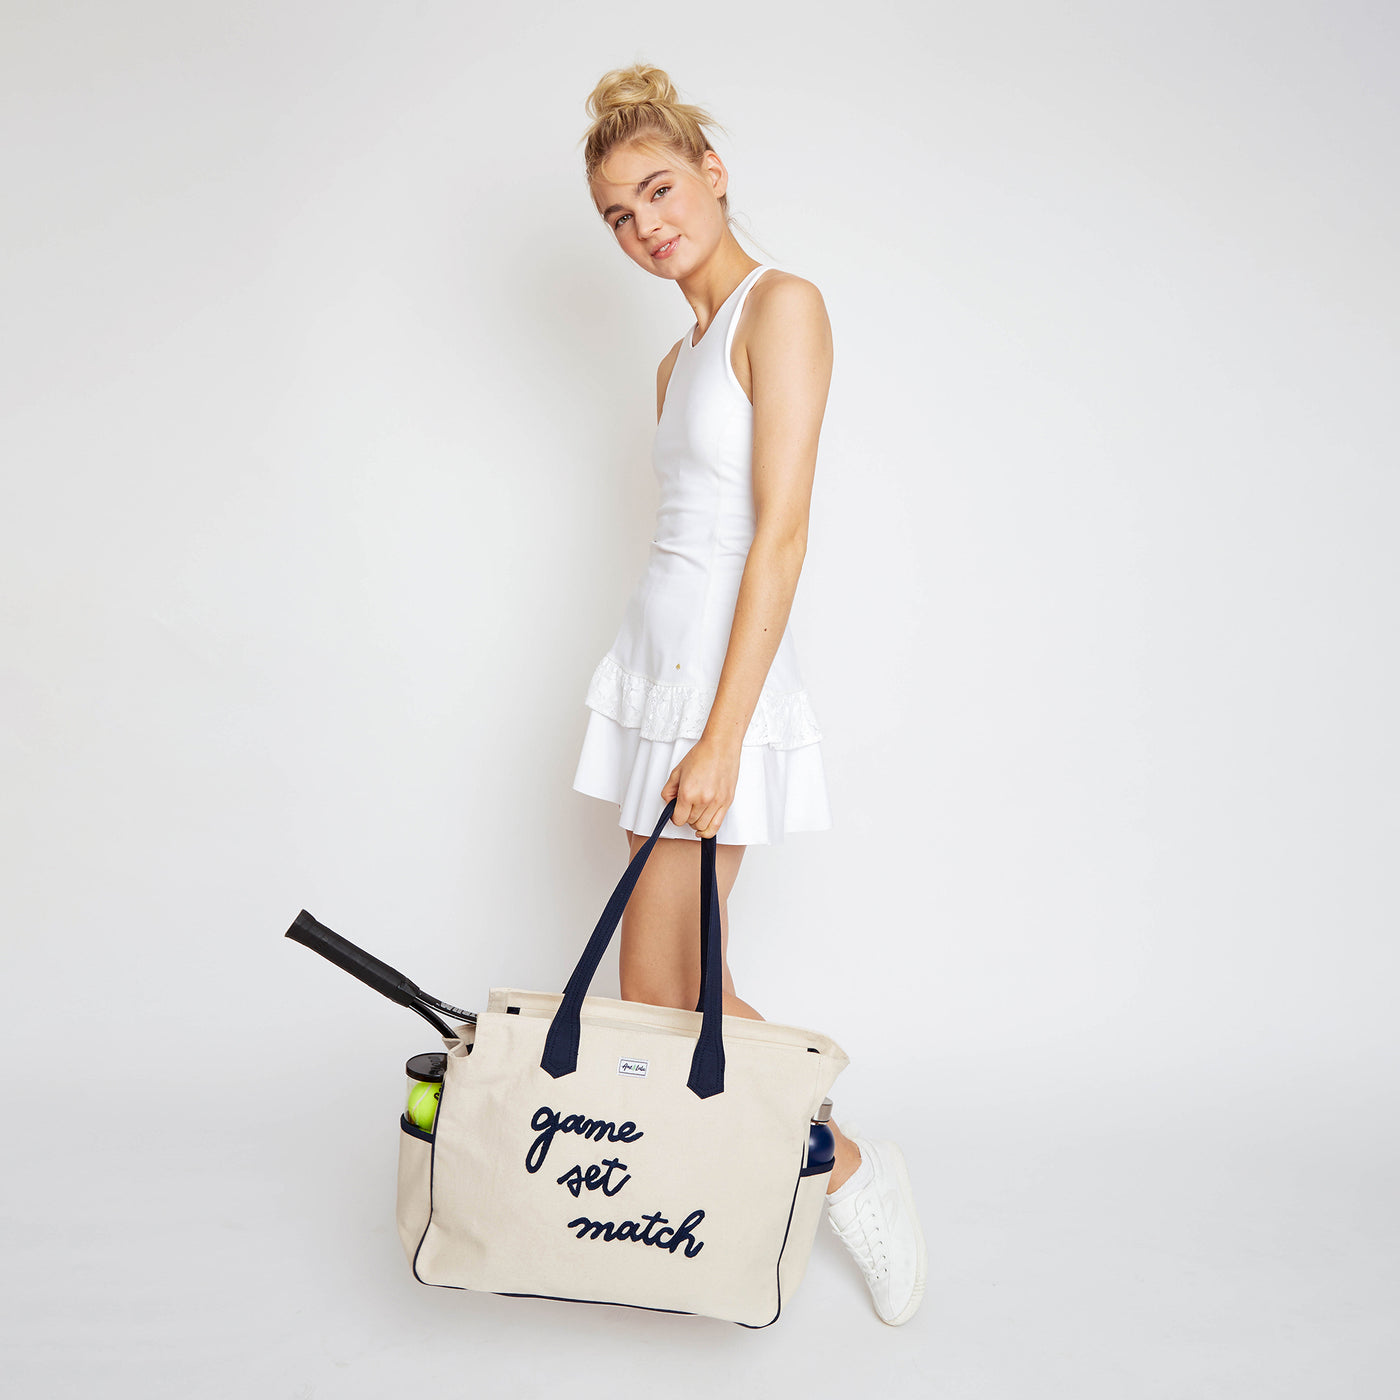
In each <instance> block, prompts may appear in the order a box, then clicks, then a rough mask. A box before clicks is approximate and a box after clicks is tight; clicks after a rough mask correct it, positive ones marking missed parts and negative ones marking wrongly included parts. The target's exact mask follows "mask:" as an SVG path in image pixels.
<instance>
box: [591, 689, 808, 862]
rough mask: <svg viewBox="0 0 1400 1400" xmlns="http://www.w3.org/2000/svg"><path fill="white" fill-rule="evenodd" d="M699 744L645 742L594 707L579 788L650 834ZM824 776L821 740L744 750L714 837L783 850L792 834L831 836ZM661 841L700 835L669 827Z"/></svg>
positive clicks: (628, 825) (625, 823)
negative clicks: (665, 793) (675, 777)
mask: <svg viewBox="0 0 1400 1400" xmlns="http://www.w3.org/2000/svg"><path fill="white" fill-rule="evenodd" d="M697 742H698V740H697V739H692V738H684V737H678V738H675V739H645V738H643V737H642V733H641V730H640V729H639V728H636V727H627V726H624V725H622V724H619V723H618V722H617V721H616V720H615V719H613V718H612V717H611V716H609V715H605V714H602V713H601V712H600V711H598V710H594V709H589V711H588V727H587V729H586V730H585V732H584V736H583V747H582V750H581V751H580V753H579V759H578V767H577V770H576V771H575V773H574V781H573V787H574V790H575V791H576V792H582V793H584V794H586V795H587V796H589V797H597V798H601V799H602V800H603V801H605V802H614V803H616V804H617V806H618V818H617V824H618V825H619V826H620V827H623V828H624V829H625V830H628V831H637V832H642V833H643V834H645V835H647V836H650V835H651V833H652V831H653V830H654V829H655V827H656V823H657V822H658V821H659V820H660V818H661V811H662V808H664V807H665V805H666V804H665V803H664V802H663V801H662V800H661V790H662V788H664V787H665V786H666V781H667V779H668V778H669V777H670V776H671V773H672V771H673V770H674V769H675V767H676V765H677V764H678V763H679V762H680V761H681V759H682V758H683V757H684V756H685V755H686V754H687V753H688V752H689V751H690V750H691V749H692V748H693V747H694V746H695V744H696V743H697ZM830 828H831V811H830V807H829V805H828V799H827V788H826V774H825V770H824V768H823V766H822V752H821V742H820V741H817V742H815V743H811V744H804V745H802V746H800V747H798V748H789V749H776V748H772V747H770V746H769V745H767V744H744V745H743V746H742V747H741V748H740V751H739V777H738V782H737V784H736V786H735V790H734V801H733V803H732V804H731V805H730V807H729V810H728V811H727V812H726V813H725V814H724V820H723V821H722V822H721V823H720V825H719V830H718V831H717V832H716V833H715V837H716V839H717V840H718V841H720V842H723V843H724V844H726V845H735V846H772V845H777V844H778V843H779V842H780V841H781V840H782V839H783V837H784V835H785V834H787V833H788V832H794V831H828V830H830ZM661 834H662V835H663V836H674V837H678V838H680V839H687V838H688V839H690V840H692V841H698V840H699V839H700V838H699V837H698V836H696V834H695V829H694V828H693V827H690V826H677V825H676V823H675V822H667V823H666V825H665V826H664V827H663V828H662V831H661Z"/></svg>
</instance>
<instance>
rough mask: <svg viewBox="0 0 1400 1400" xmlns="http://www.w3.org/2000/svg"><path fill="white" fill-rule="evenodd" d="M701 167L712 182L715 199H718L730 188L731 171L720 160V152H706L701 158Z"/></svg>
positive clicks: (711, 186)
mask: <svg viewBox="0 0 1400 1400" xmlns="http://www.w3.org/2000/svg"><path fill="white" fill-rule="evenodd" d="M700 166H701V169H702V170H703V172H704V174H705V178H706V179H707V180H708V181H709V182H710V188H711V189H712V190H713V191H714V196H715V198H716V199H718V198H719V197H720V196H721V195H722V194H723V193H724V192H725V191H726V190H727V189H728V188H729V171H728V170H727V169H725V165H724V162H723V161H722V160H721V159H720V158H719V152H718V151H706V152H705V154H704V155H703V156H702V157H701V158H700Z"/></svg>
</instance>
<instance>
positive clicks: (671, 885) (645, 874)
mask: <svg viewBox="0 0 1400 1400" xmlns="http://www.w3.org/2000/svg"><path fill="white" fill-rule="evenodd" d="M649 837H650V832H648V833H646V834H645V835H641V836H639V835H638V834H637V833H636V832H635V831H629V832H627V845H628V849H629V853H630V854H629V859H630V858H631V856H635V855H636V854H637V851H638V850H639V849H640V848H641V847H642V846H643V845H644V844H645V843H646V841H647V840H648V839H649ZM746 849H747V848H746V847H744V846H734V845H729V844H727V843H725V842H720V843H719V844H718V845H717V846H716V847H715V879H716V882H717V883H718V885H719V927H720V959H721V966H722V967H723V969H724V981H723V983H722V986H723V989H724V1014H725V1015H726V1016H747V1017H748V1018H749V1019H750V1020H753V1021H761V1020H763V1017H762V1016H761V1015H760V1014H759V1013H758V1012H757V1011H756V1010H755V1009H754V1008H753V1007H752V1006H750V1005H749V1004H748V1002H746V1001H744V1000H742V999H741V998H740V997H739V996H738V995H737V994H736V993H735V991H734V979H733V977H732V976H731V974H730V971H729V892H730V890H732V889H733V888H734V881H735V879H736V878H737V877H738V874H739V865H740V863H741V862H742V860H743V858H744V851H745V850H746ZM621 927H622V941H621V945H620V949H619V953H618V980H619V981H620V983H621V994H622V999H623V1000H624V1001H644V1002H647V1003H649V1004H650V1005H652V1006H679V1007H683V1008H684V1009H685V1010H687V1011H690V1010H693V1009H694V1007H695V1003H696V1001H697V1000H698V999H699V996H700V843H699V841H691V840H689V839H687V838H685V837H665V836H663V837H661V838H660V839H659V840H658V841H657V843H656V845H655V846H653V847H652V852H651V854H650V855H649V856H648V857H647V863H646V865H645V866H643V868H642V874H641V877H640V878H639V879H638V881H637V887H636V889H635V890H633V892H632V897H631V898H630V899H629V900H628V901H627V907H626V908H625V909H623V911H622V926H621ZM827 1126H828V1127H830V1129H831V1132H832V1136H833V1137H834V1138H835V1139H836V1165H835V1166H834V1167H832V1169H831V1176H830V1178H829V1179H828V1181H827V1190H828V1191H834V1190H836V1188H837V1187H838V1186H840V1185H841V1183H842V1182H844V1181H845V1180H846V1178H847V1177H848V1176H850V1174H851V1173H852V1172H853V1171H855V1169H856V1168H857V1167H858V1166H860V1149H859V1148H858V1147H857V1146H856V1145H855V1143H853V1142H852V1141H851V1140H850V1138H848V1137H847V1136H846V1135H845V1133H843V1132H842V1131H841V1129H840V1128H839V1127H837V1125H836V1121H835V1120H834V1119H833V1120H832V1121H831V1122H830V1123H829V1124H828V1125H827Z"/></svg>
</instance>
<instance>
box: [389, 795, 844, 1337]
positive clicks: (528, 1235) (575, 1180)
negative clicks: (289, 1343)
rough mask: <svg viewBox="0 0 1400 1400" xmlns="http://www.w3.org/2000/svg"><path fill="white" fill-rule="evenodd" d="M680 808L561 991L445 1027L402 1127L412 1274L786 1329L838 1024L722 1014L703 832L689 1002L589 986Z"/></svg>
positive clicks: (502, 990)
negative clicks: (429, 1094)
mask: <svg viewBox="0 0 1400 1400" xmlns="http://www.w3.org/2000/svg"><path fill="white" fill-rule="evenodd" d="M675 805H676V804H675V800H674V799H672V801H671V802H669V803H668V804H667V806H666V809H665V811H664V812H663V813H662V814H661V820H660V821H659V822H658V823H657V825H656V830H655V831H653V832H652V834H651V836H650V837H649V838H648V839H647V841H646V842H645V844H644V845H643V846H642V847H641V848H640V849H639V850H638V852H637V854H636V855H635V856H634V857H633V858H632V860H631V861H630V863H629V864H628V866H627V869H626V871H625V873H624V874H623V876H622V879H621V880H620V881H619V882H618V885H617V888H616V889H615V890H614V891H613V894H612V897H611V899H609V901H608V905H607V908H606V909H604V911H603V916H602V918H601V919H599V921H598V925H597V927H596V928H595V929H594V930H593V934H592V937H591V938H590V939H589V941H588V946H587V947H586V948H585V949H584V951H583V955H582V956H581V957H580V958H579V960H578V965H577V966H576V967H575V968H574V972H573V976H572V977H570V979H569V983H568V986H567V987H566V988H565V989H564V991H563V993H562V994H561V993H556V992H531V991H521V990H518V989H516V988H513V987H496V988H493V989H492V990H491V992H490V999H489V1002H488V1004H487V1009H486V1010H485V1011H484V1012H481V1013H479V1014H478V1016H477V1020H476V1023H475V1025H469V1024H468V1025H460V1026H458V1027H457V1028H456V1034H455V1035H451V1036H445V1037H443V1044H444V1045H445V1046H446V1048H447V1066H446V1071H445V1074H444V1077H443V1083H442V1093H441V1098H440V1100H439V1103H438V1109H437V1116H436V1119H435V1121H434V1123H433V1129H432V1131H431V1132H430V1133H428V1132H423V1131H422V1130H420V1129H418V1128H416V1127H415V1126H413V1125H412V1124H411V1123H410V1122H409V1121H408V1120H407V1119H404V1120H401V1123H400V1146H399V1177H398V1201H397V1213H398V1228H399V1237H400V1239H401V1240H402V1242H403V1247H404V1251H405V1253H406V1254H407V1256H408V1258H409V1261H410V1262H411V1264H412V1266H413V1274H414V1277H415V1278H417V1279H418V1280H419V1282H421V1283H426V1284H431V1285H435V1286H438V1287H445V1288H466V1289H475V1290H480V1291H485V1292H491V1293H503V1294H510V1295H513V1296H531V1297H548V1298H560V1299H569V1300H575V1301H581V1302H593V1303H617V1304H625V1305H628V1306H631V1307H640V1308H652V1309H659V1310H662V1311H666V1312H683V1313H699V1314H704V1315H706V1316H709V1317H715V1318H722V1319H725V1320H728V1321H731V1322H736V1323H739V1324H740V1325H741V1326H745V1327H766V1326H768V1325H769V1324H771V1323H773V1322H775V1321H777V1319H778V1316H779V1313H780V1312H781V1310H782V1306H783V1304H784V1303H785V1302H787V1301H788V1300H789V1299H790V1298H791V1297H792V1295H793V1293H794V1291H795V1290H796V1288H797V1285H798V1283H799V1282H800V1281H801V1279H802V1275H803V1273H804V1272H805V1271H806V1267H807V1261H808V1258H809V1256H810V1253H811V1248H812V1241H813V1238H814V1236H815V1234H816V1230H817V1227H818V1224H819V1223H820V1218H821V1208H822V1201H823V1197H824V1195H825V1191H826V1186H827V1183H828V1179H829V1173H830V1169H831V1163H830V1162H829V1161H828V1162H820V1161H813V1162H812V1163H811V1164H810V1166H809V1163H808V1160H807V1158H808V1152H807V1146H808V1132H809V1126H810V1123H811V1120H812V1118H813V1117H814V1115H816V1113H817V1112H818V1110H819V1109H820V1107H821V1104H822V1100H823V1099H824V1098H825V1097H826V1095H827V1093H828V1091H829V1090H830V1088H831V1085H832V1083H833V1081H834V1080H835V1079H836V1076H837V1075H838V1074H839V1073H840V1072H841V1070H842V1069H844V1068H845V1066H846V1065H847V1064H848V1063H849V1060H848V1058H847V1056H846V1054H845V1052H844V1051H842V1049H841V1048H840V1046H839V1045H837V1044H836V1042H835V1041H834V1040H832V1039H831V1037H830V1036H827V1035H823V1034H821V1032H819V1031H811V1030H804V1029H802V1028H801V1027H798V1026H784V1025H778V1024H775V1023H774V1022H772V1021H754V1020H750V1019H748V1018H746V1017H742V1016H726V1015H724V1014H722V1004H723V1003H722V999H721V978H722V971H721V947H720V922H719V891H718V884H717V881H716V877H715V846H716V841H715V838H713V837H706V838H702V839H701V846H700V927H699V935H700V954H701V968H702V985H701V991H700V997H699V1002H698V1004H697V1006H696V1009H695V1010H694V1011H688V1010H684V1009H680V1008H673V1007H662V1006H650V1005H647V1004H646V1003H642V1002H633V1001H620V1000H616V999H614V998H612V997H599V996H590V995H588V989H589V984H590V983H591V982H592V979H593V975H594V973H595V971H596V970H597V968H598V964H599V962H600V960H601V959H602V957H603V954H604V952H605V951H606V949H607V946H608V944H609V942H610V941H611V939H612V935H613V931H614V929H615V928H616V927H617V924H618V921H619V920H620V919H621V917H622V911H623V908H624V907H625V906H626V903H627V900H628V898H629V897H630V895H631V893H632V891H633V889H634V888H635V886H636V883H637V880H638V877H639V876H640V875H641V871H642V867H643V865H644V864H645V863H646V859H647V857H648V855H650V854H651V850H652V847H653V846H654V845H655V844H656V842H657V840H658V838H659V837H660V835H661V830H662V827H663V826H664V825H665V823H666V822H668V821H669V820H670V819H671V815H672V812H673V811H674V810H675Z"/></svg>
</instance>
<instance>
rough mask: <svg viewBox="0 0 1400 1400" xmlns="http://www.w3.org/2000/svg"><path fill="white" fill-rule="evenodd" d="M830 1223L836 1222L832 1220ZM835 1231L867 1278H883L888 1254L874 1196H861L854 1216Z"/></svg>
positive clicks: (888, 1257) (888, 1264) (888, 1260)
mask: <svg viewBox="0 0 1400 1400" xmlns="http://www.w3.org/2000/svg"><path fill="white" fill-rule="evenodd" d="M831 1223H832V1225H833V1226H835V1225H836V1222H835V1221H834V1220H833V1221H832V1222H831ZM836 1233H837V1234H838V1235H840V1236H841V1238H842V1239H843V1240H844V1241H845V1242H846V1244H847V1245H848V1246H849V1247H850V1249H851V1252H852V1253H853V1254H855V1256H856V1262H857V1263H858V1264H859V1265H860V1267H861V1270H862V1272H864V1273H865V1275H866V1276H867V1277H868V1278H883V1277H884V1276H885V1274H886V1273H888V1272H889V1267H890V1256H889V1253H888V1251H887V1250H886V1249H885V1235H884V1231H883V1230H882V1229H881V1228H880V1212H879V1210H878V1209H877V1208H876V1205H875V1201H874V1198H873V1197H871V1196H864V1195H863V1196H861V1198H860V1202H859V1205H858V1206H857V1208H856V1213H855V1216H854V1218H853V1219H852V1220H851V1222H850V1224H848V1225H847V1226H846V1228H845V1229H844V1230H843V1229H839V1228H838V1229H837V1230H836Z"/></svg>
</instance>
